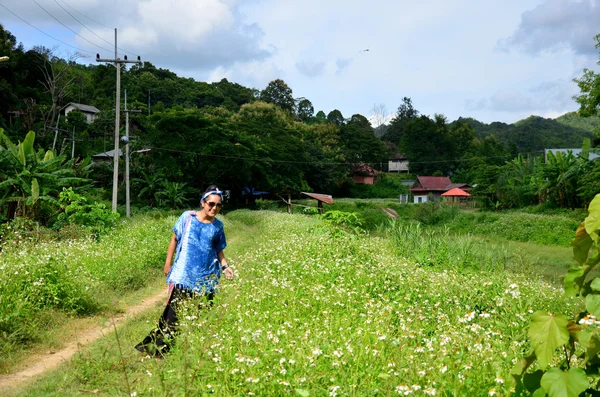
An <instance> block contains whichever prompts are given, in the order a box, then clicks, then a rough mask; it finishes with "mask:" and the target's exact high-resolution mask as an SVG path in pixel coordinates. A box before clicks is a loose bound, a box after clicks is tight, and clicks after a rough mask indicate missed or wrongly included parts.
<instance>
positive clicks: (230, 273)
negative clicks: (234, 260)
mask: <svg viewBox="0 0 600 397" xmlns="http://www.w3.org/2000/svg"><path fill="white" fill-rule="evenodd" d="M223 274H225V278H226V279H227V280H233V270H231V268H230V267H228V268H227V269H225V270H223Z"/></svg>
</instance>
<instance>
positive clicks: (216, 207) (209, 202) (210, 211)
mask: <svg viewBox="0 0 600 397" xmlns="http://www.w3.org/2000/svg"><path fill="white" fill-rule="evenodd" d="M222 206H223V203H222V199H221V196H219V195H218V194H211V195H210V196H208V197H207V198H205V199H204V201H202V209H203V210H204V213H205V214H207V215H208V216H210V217H214V216H216V215H217V214H218V213H219V211H220V210H221V207H222Z"/></svg>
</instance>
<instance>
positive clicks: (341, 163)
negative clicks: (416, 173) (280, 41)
mask: <svg viewBox="0 0 600 397" xmlns="http://www.w3.org/2000/svg"><path fill="white" fill-rule="evenodd" d="M148 149H152V150H157V151H164V152H171V153H180V154H194V155H198V156H202V157H212V158H221V159H229V160H243V161H256V162H268V163H279V164H315V161H293V160H273V159H264V158H253V157H241V156H226V155H219V154H203V153H200V152H191V151H185V150H176V149H167V148H160V147H155V146H149V147H148ZM534 153H539V154H542V153H543V151H534V152H532V153H530V154H534ZM509 157H512V155H504V156H477V157H470V158H465V159H456V160H431V161H411V162H410V164H436V163H450V162H462V161H471V160H479V159H494V158H509ZM381 163H382V162H380V161H378V162H372V163H367V162H359V163H353V162H318V164H321V165H357V166H358V165H377V164H381Z"/></svg>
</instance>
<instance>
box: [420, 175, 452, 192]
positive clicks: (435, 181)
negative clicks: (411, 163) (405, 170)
mask: <svg viewBox="0 0 600 397" xmlns="http://www.w3.org/2000/svg"><path fill="white" fill-rule="evenodd" d="M417 183H418V184H419V185H420V186H415V187H422V188H424V189H427V190H443V191H446V190H447V189H446V186H448V185H450V184H452V181H451V180H450V178H448V177H447V176H418V177H417Z"/></svg>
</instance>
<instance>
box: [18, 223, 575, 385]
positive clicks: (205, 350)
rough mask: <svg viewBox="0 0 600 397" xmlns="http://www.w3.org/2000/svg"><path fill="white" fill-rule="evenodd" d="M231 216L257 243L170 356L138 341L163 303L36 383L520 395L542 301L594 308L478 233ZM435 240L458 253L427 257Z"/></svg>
mask: <svg viewBox="0 0 600 397" xmlns="http://www.w3.org/2000/svg"><path fill="white" fill-rule="evenodd" d="M225 218H226V219H225V220H226V227H227V228H228V229H227V230H228V233H229V232H230V231H233V230H237V233H239V234H238V236H239V237H238V239H237V240H234V239H232V240H231V241H232V244H233V242H234V241H235V243H236V244H237V245H239V246H240V247H243V248H242V249H238V248H234V246H233V245H231V251H229V249H228V251H227V255H228V257H229V258H230V259H231V260H230V262H231V263H233V266H234V268H235V270H236V272H237V273H238V278H237V279H236V280H235V281H233V282H223V288H222V291H221V293H220V294H219V295H218V297H217V301H216V305H215V307H214V308H213V309H212V310H210V311H202V312H197V311H195V310H193V309H192V310H191V311H190V312H188V313H187V314H186V315H184V316H183V318H185V320H184V321H183V325H182V330H183V332H182V334H181V335H180V336H179V337H178V340H177V344H176V346H175V349H174V351H173V352H172V354H170V355H169V356H168V358H167V359H166V360H162V361H156V360H153V359H145V358H143V357H141V356H139V355H138V354H136V352H135V351H134V350H133V348H132V346H133V345H134V344H135V343H137V342H138V341H139V340H141V338H142V337H143V336H144V335H145V334H146V333H147V332H148V331H149V329H150V328H151V327H152V326H153V325H154V322H155V321H156V319H157V316H158V310H156V311H154V312H152V313H147V314H144V315H143V316H141V317H140V318H138V319H135V320H134V321H131V322H129V323H128V324H127V325H126V326H125V327H124V328H123V330H122V331H121V332H119V342H120V346H121V349H119V347H118V344H117V343H116V339H115V336H114V335H109V336H108V337H107V338H105V339H103V340H101V341H98V342H97V343H95V344H94V346H93V347H91V348H90V349H85V350H84V351H82V352H81V353H80V354H79V355H78V356H77V358H76V359H75V360H73V361H72V362H70V363H68V364H67V365H65V366H64V367H63V368H61V369H60V370H58V371H55V372H54V373H53V374H50V375H49V376H48V377H45V378H43V379H41V380H39V381H38V382H37V383H36V384H35V385H33V386H32V387H31V388H29V389H27V391H24V392H23V393H22V395H30V396H45V395H48V396H49V395H52V396H63V395H64V396H71V395H84V394H85V395H88V394H89V392H90V391H92V392H94V391H95V393H97V394H100V395H127V394H129V393H135V394H136V395H137V396H152V395H200V396H202V395H218V396H239V395H257V396H266V395H268V396H270V395H287V394H291V395H310V396H343V395H350V396H352V395H357V396H363V395H369V396H387V395H398V393H401V392H402V393H403V392H404V391H405V390H406V388H410V389H411V390H413V391H418V393H417V395H425V391H428V392H429V393H433V392H434V391H435V393H436V395H460V396H462V395H465V396H466V395H469V396H470V395H472V396H482V395H487V394H488V393H490V392H491V391H494V392H495V393H497V395H500V394H501V395H508V394H509V393H510V390H511V385H510V375H509V371H510V369H511V368H512V366H513V365H514V362H515V361H516V360H519V359H520V358H521V357H522V356H523V354H524V352H526V351H527V350H528V344H527V341H526V328H527V325H528V322H529V319H530V316H531V313H532V312H533V311H535V310H544V311H549V312H553V313H566V314H571V313H574V312H578V311H579V310H581V307H580V306H579V302H578V301H575V300H570V299H566V298H563V297H562V291H561V289H559V288H556V287H555V286H553V285H552V284H549V283H547V282H544V281H543V280H541V279H539V278H535V277H532V276H531V274H530V273H528V272H526V273H523V272H518V271H517V269H518V266H519V265H523V266H530V262H529V261H527V260H524V259H523V257H514V256H511V255H504V256H503V255H502V254H501V253H498V252H492V253H491V254H490V253H489V252H487V251H489V247H486V246H485V244H483V243H481V244H480V242H472V241H468V239H467V238H466V237H460V239H462V240H461V241H460V242H457V240H454V239H456V238H457V237H456V236H452V235H450V234H441V235H438V234H433V235H430V236H429V241H426V242H419V241H418V240H419V235H418V234H417V231H415V230H414V229H412V230H408V231H405V232H404V234H402V233H399V234H398V236H396V238H395V239H394V238H392V237H390V238H387V237H377V236H369V235H367V234H353V233H351V232H346V231H344V230H336V229H334V228H332V227H331V226H327V225H326V224H324V223H323V222H322V221H321V220H319V219H317V218H316V217H311V216H304V215H293V216H289V215H287V214H282V213H277V212H272V211H255V212H251V211H234V212H231V213H229V214H227V216H226V217H225ZM421 232H423V231H422V230H421V231H420V232H419V233H421ZM426 233H427V232H426ZM436 233H437V232H436ZM398 237H400V238H410V239H412V240H413V241H412V242H411V243H404V242H401V241H400V240H398ZM247 238H248V239H250V243H246V242H245V241H247V240H246V239H247ZM455 245H456V246H459V247H458V248H456V247H454V246H455ZM415 248H420V249H421V251H418V250H416V249H415ZM434 248H435V250H440V251H445V253H440V254H437V251H436V252H435V253H436V254H437V255H438V256H436V257H435V258H434V260H431V259H432V258H431V257H429V258H428V257H427V255H425V256H423V255H422V253H423V252H427V250H429V252H433V251H435V250H431V249H434ZM423 258H424V259H426V260H422V259H423ZM477 258H491V259H490V260H488V261H487V262H486V261H480V260H478V259H477ZM466 259H468V260H466ZM417 389H419V390H417ZM492 389H493V390H492Z"/></svg>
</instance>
